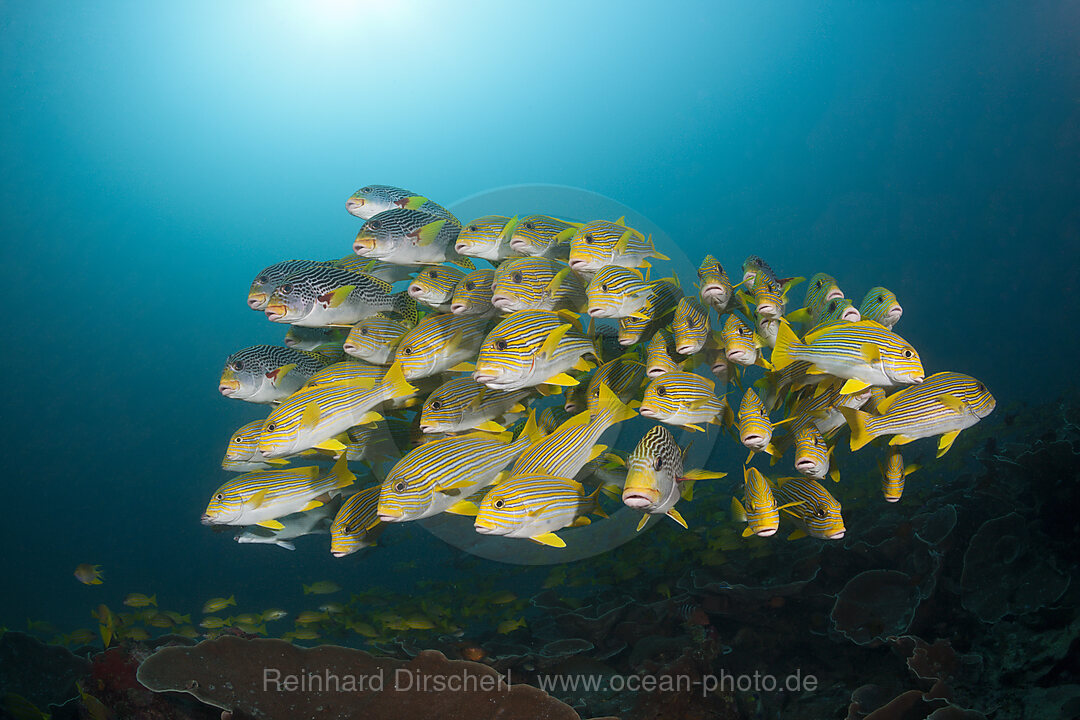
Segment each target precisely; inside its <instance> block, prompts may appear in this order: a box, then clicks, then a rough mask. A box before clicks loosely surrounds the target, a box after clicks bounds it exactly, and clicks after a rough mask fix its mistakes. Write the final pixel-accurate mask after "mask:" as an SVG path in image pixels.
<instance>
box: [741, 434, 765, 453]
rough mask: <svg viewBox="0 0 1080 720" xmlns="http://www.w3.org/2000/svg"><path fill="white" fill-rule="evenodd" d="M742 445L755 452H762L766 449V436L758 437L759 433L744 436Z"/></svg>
mask: <svg viewBox="0 0 1080 720" xmlns="http://www.w3.org/2000/svg"><path fill="white" fill-rule="evenodd" d="M742 444H743V445H745V446H746V447H748V448H751V449H753V450H760V449H761V448H763V447H765V436H764V435H758V434H757V433H750V434H749V435H743V438H742Z"/></svg>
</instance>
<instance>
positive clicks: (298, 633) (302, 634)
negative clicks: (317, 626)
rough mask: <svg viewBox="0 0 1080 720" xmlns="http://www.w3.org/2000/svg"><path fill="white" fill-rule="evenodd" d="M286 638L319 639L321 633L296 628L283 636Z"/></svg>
mask: <svg viewBox="0 0 1080 720" xmlns="http://www.w3.org/2000/svg"><path fill="white" fill-rule="evenodd" d="M281 637H282V638H283V639H285V640H289V639H293V640H318V639H319V633H317V632H315V631H314V630H294V631H292V632H289V633H285V634H284V635H282V636H281Z"/></svg>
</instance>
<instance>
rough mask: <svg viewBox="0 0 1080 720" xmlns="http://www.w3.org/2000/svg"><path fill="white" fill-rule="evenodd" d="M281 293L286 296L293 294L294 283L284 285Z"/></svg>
mask: <svg viewBox="0 0 1080 720" xmlns="http://www.w3.org/2000/svg"><path fill="white" fill-rule="evenodd" d="M281 292H283V293H286V294H288V293H291V292H292V283H285V284H284V285H282V286H281Z"/></svg>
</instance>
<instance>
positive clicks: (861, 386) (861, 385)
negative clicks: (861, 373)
mask: <svg viewBox="0 0 1080 720" xmlns="http://www.w3.org/2000/svg"><path fill="white" fill-rule="evenodd" d="M868 387H870V384H869V383H865V382H863V381H862V380H856V379H854V378H852V379H851V380H848V381H847V382H846V383H844V386H843V387H842V388H840V394H841V395H853V394H855V393H857V392H862V391H863V390H865V389H866V388H868Z"/></svg>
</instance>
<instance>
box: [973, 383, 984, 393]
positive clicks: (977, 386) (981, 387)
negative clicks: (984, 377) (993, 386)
mask: <svg viewBox="0 0 1080 720" xmlns="http://www.w3.org/2000/svg"><path fill="white" fill-rule="evenodd" d="M975 389H976V390H978V391H979V392H986V386H985V385H983V384H982V383H981V382H977V383H975Z"/></svg>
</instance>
